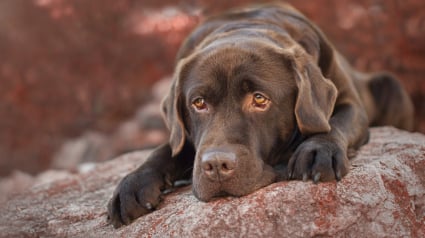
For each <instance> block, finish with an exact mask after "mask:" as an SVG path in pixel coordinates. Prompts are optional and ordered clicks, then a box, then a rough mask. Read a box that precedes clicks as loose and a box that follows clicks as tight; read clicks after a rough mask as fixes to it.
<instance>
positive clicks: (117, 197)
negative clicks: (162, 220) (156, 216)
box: [108, 144, 194, 228]
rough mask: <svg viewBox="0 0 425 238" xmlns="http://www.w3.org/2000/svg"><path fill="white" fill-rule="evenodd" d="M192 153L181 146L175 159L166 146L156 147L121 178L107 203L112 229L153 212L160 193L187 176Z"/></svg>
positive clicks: (189, 170)
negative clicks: (144, 159) (133, 169)
mask: <svg viewBox="0 0 425 238" xmlns="http://www.w3.org/2000/svg"><path fill="white" fill-rule="evenodd" d="M193 156H194V155H193V152H192V149H191V148H190V146H185V148H184V149H183V150H182V153H180V154H179V155H178V156H176V157H172V156H171V148H170V146H169V145H168V144H165V145H163V146H160V147H158V148H157V149H156V150H155V151H153V152H152V154H151V155H150V156H149V157H148V159H147V161H146V162H145V163H144V164H142V165H141V166H140V167H139V168H138V169H136V170H135V171H133V172H132V173H130V174H128V175H127V176H125V177H124V178H123V179H122V180H121V182H120V183H119V185H118V186H117V188H116V189H115V192H114V194H113V196H112V198H111V200H110V201H109V203H108V219H109V221H110V223H112V224H113V225H114V227H116V228H117V227H120V226H122V225H124V224H125V225H127V224H129V223H131V222H132V221H133V220H134V219H136V218H138V217H140V216H142V215H144V214H147V213H149V212H151V211H152V210H154V209H155V207H156V206H158V204H159V203H160V201H161V194H162V192H163V191H164V190H165V189H167V188H170V187H171V186H172V185H173V182H174V181H175V180H178V179H184V178H186V177H188V176H190V175H191V168H192V164H193Z"/></svg>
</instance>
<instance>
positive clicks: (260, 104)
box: [252, 93, 270, 108]
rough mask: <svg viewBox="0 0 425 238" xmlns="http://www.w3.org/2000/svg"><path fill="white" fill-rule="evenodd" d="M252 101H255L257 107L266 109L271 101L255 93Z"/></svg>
mask: <svg viewBox="0 0 425 238" xmlns="http://www.w3.org/2000/svg"><path fill="white" fill-rule="evenodd" d="M252 101H253V102H252V104H253V105H254V106H255V107H260V108H264V107H265V106H266V105H267V104H268V103H269V101H270V100H269V99H268V98H266V97H265V96H264V95H262V94H261V93H255V94H254V97H253V99H252Z"/></svg>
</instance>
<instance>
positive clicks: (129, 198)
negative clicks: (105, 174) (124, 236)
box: [108, 170, 164, 228]
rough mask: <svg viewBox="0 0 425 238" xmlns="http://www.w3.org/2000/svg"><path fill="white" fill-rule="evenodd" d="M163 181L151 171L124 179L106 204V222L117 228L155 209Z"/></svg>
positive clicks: (159, 198) (138, 172)
mask: <svg viewBox="0 0 425 238" xmlns="http://www.w3.org/2000/svg"><path fill="white" fill-rule="evenodd" d="M163 187H164V181H163V179H162V178H161V176H159V174H158V173H156V172H154V171H152V170H144V171H143V170H142V171H135V172H133V173H131V174H128V175H127V176H126V177H124V178H123V179H122V180H121V182H120V183H119V185H118V186H117V188H116V189H115V192H114V194H113V196H112V198H111V200H110V201H109V203H108V221H109V222H110V223H111V224H112V225H113V226H114V227H115V228H118V227H120V226H122V225H128V224H130V223H131V222H132V221H133V220H135V219H136V218H138V217H140V216H142V215H145V214H147V213H149V212H151V211H153V210H154V209H155V207H156V206H157V205H158V204H159V202H160V201H161V190H162V189H163Z"/></svg>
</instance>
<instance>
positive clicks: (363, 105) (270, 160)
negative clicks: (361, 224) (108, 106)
mask: <svg viewBox="0 0 425 238" xmlns="http://www.w3.org/2000/svg"><path fill="white" fill-rule="evenodd" d="M162 106H163V111H164V115H165V121H166V122H167V125H168V127H169V129H170V132H171V135H170V140H169V143H167V144H165V145H163V146H160V147H159V148H158V149H157V150H155V151H154V152H153V153H152V155H151V156H150V157H149V158H148V161H147V162H146V163H145V164H143V165H142V166H141V167H140V168H138V169H137V170H136V171H134V172H132V173H131V174H129V175H127V176H126V177H125V178H124V179H123V180H122V181H121V183H120V185H119V186H118V188H117V189H116V191H115V193H114V195H113V198H112V199H111V201H110V203H109V205H108V212H109V217H110V219H111V222H112V223H113V224H114V226H116V227H118V226H120V225H122V224H129V223H130V222H131V221H132V220H134V219H135V218H137V217H139V216H141V215H143V214H146V213H148V212H150V211H151V210H152V209H154V208H155V207H156V206H157V205H158V203H159V202H160V196H161V191H163V190H164V189H166V188H170V187H171V186H172V184H173V182H174V181H176V180H178V179H185V178H190V177H192V184H193V192H194V195H195V196H196V197H197V198H199V199H200V200H203V201H209V200H210V199H212V198H213V197H215V196H221V195H232V196H243V195H246V194H248V193H251V192H253V191H255V190H256V189H259V188H261V187H264V186H266V185H268V184H270V183H273V182H275V181H278V180H283V179H302V180H307V179H312V180H313V181H314V182H319V181H329V180H335V179H336V180H340V179H341V178H342V177H343V176H344V175H345V174H347V172H348V171H349V160H348V151H349V150H356V149H358V148H359V147H360V146H361V145H363V144H364V143H366V142H367V140H368V126H369V125H393V126H396V127H399V128H402V129H408V130H410V129H412V118H413V116H412V114H413V110H412V104H411V102H410V99H409V97H408V96H407V94H406V93H405V91H404V90H403V89H402V88H401V86H400V84H399V83H398V82H397V81H396V80H395V79H394V77H393V76H391V75H389V74H385V73H372V74H365V73H360V72H358V71H355V70H354V69H352V68H351V66H350V65H349V64H348V63H347V61H346V60H345V59H344V58H343V57H342V56H341V55H340V54H339V53H338V52H337V51H336V49H335V48H334V46H333V45H332V44H331V43H330V42H329V41H328V40H327V38H326V37H325V36H324V34H323V33H322V32H321V31H320V30H319V29H318V28H317V27H316V26H315V25H314V24H312V23H311V22H310V21H308V20H307V19H306V18H305V17H304V16H303V15H302V14H301V13H299V12H298V11H297V10H295V9H294V8H292V7H291V6H289V5H273V6H262V7H256V8H251V9H243V10H237V11H233V12H230V13H227V14H224V15H220V16H217V17H212V18H210V19H208V20H207V21H206V22H204V23H203V24H202V25H201V26H200V27H198V28H197V29H196V30H195V31H194V32H193V33H192V34H191V35H190V36H189V37H188V39H187V40H186V42H185V43H184V44H183V45H182V47H181V49H180V52H179V54H178V57H177V66H176V70H175V74H174V82H173V84H172V86H171V89H170V92H169V94H168V95H167V96H166V98H165V99H164V102H163V105H162Z"/></svg>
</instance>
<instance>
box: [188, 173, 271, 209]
mask: <svg viewBox="0 0 425 238" xmlns="http://www.w3.org/2000/svg"><path fill="white" fill-rule="evenodd" d="M277 178H278V176H277V173H276V172H275V171H274V170H273V169H271V168H267V169H265V170H263V172H262V173H261V176H259V177H258V179H257V180H256V181H253V180H252V178H246V179H240V180H239V181H236V180H227V181H224V182H221V183H217V182H211V181H210V180H208V179H205V178H193V181H192V191H193V194H194V195H195V197H196V198H197V199H199V200H200V201H203V202H209V201H211V200H214V199H215V198H219V197H225V196H232V197H242V196H245V195H248V194H251V193H253V192H255V191H256V190H258V189H260V188H262V187H265V186H267V185H270V184H272V183H274V182H276V179H277Z"/></svg>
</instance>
